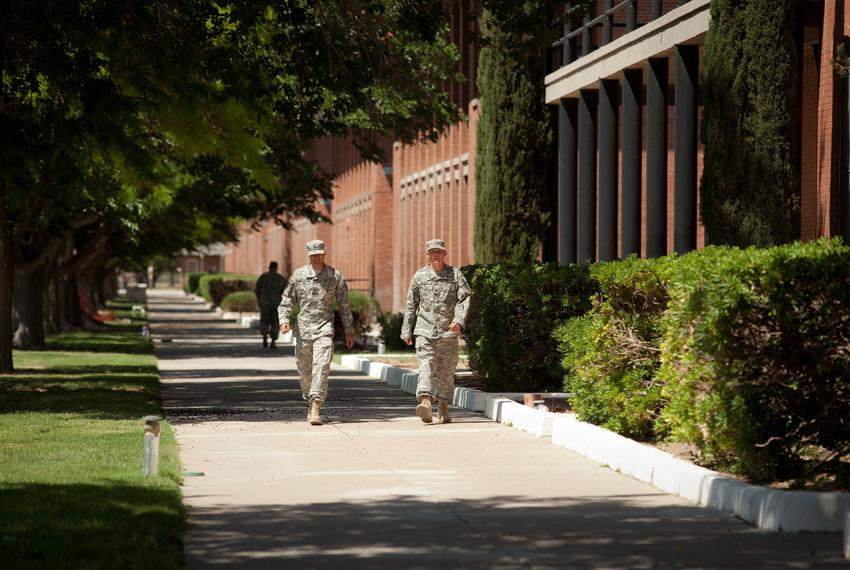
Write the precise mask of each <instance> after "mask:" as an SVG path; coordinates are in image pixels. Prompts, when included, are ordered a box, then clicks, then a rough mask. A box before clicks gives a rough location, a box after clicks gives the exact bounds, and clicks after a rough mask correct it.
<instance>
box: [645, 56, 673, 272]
mask: <svg viewBox="0 0 850 570" xmlns="http://www.w3.org/2000/svg"><path fill="white" fill-rule="evenodd" d="M667 68H668V62H667V58H661V57H659V58H652V59H650V60H649V73H648V74H647V78H646V257H649V258H651V257H660V256H662V255H665V254H666V253H667V71H668V70H667Z"/></svg>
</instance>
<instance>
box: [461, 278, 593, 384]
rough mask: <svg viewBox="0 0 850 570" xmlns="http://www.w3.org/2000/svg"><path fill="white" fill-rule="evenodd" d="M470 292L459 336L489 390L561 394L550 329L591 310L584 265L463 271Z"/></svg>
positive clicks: (590, 286)
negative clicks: (467, 315) (463, 325)
mask: <svg viewBox="0 0 850 570" xmlns="http://www.w3.org/2000/svg"><path fill="white" fill-rule="evenodd" d="M462 269H463V272H464V275H465V276H466V278H467V280H468V281H469V283H470V286H471V287H472V290H473V295H472V304H471V307H470V314H469V318H468V319H467V323H466V328H465V329H464V333H463V336H464V338H465V340H466V347H467V353H468V356H469V363H470V366H471V367H472V368H473V369H475V370H476V371H477V372H478V373H480V374H481V375H482V376H483V377H484V378H485V382H486V389H487V390H489V391H515V392H548V391H557V390H560V388H561V386H562V385H563V375H562V370H561V367H560V360H561V357H560V355H559V352H558V341H557V340H556V339H555V338H554V337H553V336H552V328H553V327H554V326H556V325H557V324H558V323H561V322H564V321H566V320H567V319H568V318H570V317H573V316H577V315H582V314H584V313H585V312H586V311H587V310H588V309H589V308H590V297H591V294H592V293H594V292H595V291H596V289H597V287H596V285H595V283H594V281H593V279H592V278H591V276H590V270H589V268H588V267H587V266H576V265H569V266H565V267H561V266H558V265H556V264H535V265H516V264H495V265H486V266H485V265H481V266H467V267H464V268H462Z"/></svg>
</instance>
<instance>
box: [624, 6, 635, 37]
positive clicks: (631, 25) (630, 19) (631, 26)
mask: <svg viewBox="0 0 850 570" xmlns="http://www.w3.org/2000/svg"><path fill="white" fill-rule="evenodd" d="M636 29H637V0H629V3H628V5H627V7H626V31H627V32H633V31H635V30H636Z"/></svg>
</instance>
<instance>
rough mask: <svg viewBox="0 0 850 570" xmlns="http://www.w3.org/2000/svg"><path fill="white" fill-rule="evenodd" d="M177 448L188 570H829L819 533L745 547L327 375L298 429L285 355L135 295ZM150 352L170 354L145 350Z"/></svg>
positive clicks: (527, 441) (204, 315) (469, 416)
mask: <svg viewBox="0 0 850 570" xmlns="http://www.w3.org/2000/svg"><path fill="white" fill-rule="evenodd" d="M149 306H150V309H151V319H152V331H153V333H154V338H155V342H156V351H157V357H158V358H159V365H160V370H161V374H162V378H163V383H164V384H163V398H164V404H165V407H166V409H167V410H168V413H169V419H170V421H171V422H172V424H173V425H174V427H175V431H176V433H177V437H178V441H179V443H180V447H181V458H182V461H183V467H184V470H185V471H186V472H187V473H190V474H198V473H203V475H202V476H199V475H195V476H187V477H186V479H185V485H184V495H185V503H186V505H187V508H188V511H189V515H190V530H189V532H188V533H187V535H186V554H187V558H188V562H189V567H190V568H205V567H215V566H219V565H220V566H243V567H250V568H299V569H301V568H411V569H413V568H434V567H437V566H439V567H441V568H825V567H837V568H838V567H847V566H846V564H845V563H844V562H842V560H841V557H840V552H839V550H840V544H841V539H840V536H838V535H836V534H768V533H761V532H758V531H756V530H754V529H753V528H751V527H749V526H747V525H746V524H744V523H742V522H740V521H738V520H737V519H735V518H733V517H731V516H727V515H723V514H718V513H714V512H711V511H707V510H704V509H700V508H697V507H692V506H690V505H688V504H687V503H685V502H684V501H682V500H680V499H678V498H675V497H671V496H669V495H666V494H663V493H660V492H659V491H657V490H656V489H654V488H653V487H651V486H649V485H646V484H643V483H640V482H638V481H635V480H632V479H629V478H627V477H624V476H621V475H619V474H617V473H615V472H613V471H610V470H609V469H607V468H603V467H600V466H598V465H597V464H595V463H592V462H590V461H587V460H585V459H583V458H580V457H578V456H576V455H574V454H572V453H570V452H567V451H564V450H562V449H558V448H556V447H554V446H552V445H551V444H549V443H548V441H547V440H545V439H543V440H538V439H535V438H533V437H531V436H529V435H527V434H524V433H521V432H517V431H515V430H512V429H510V428H507V427H505V426H501V425H499V424H496V423H493V422H491V421H490V420H487V419H486V418H483V417H482V416H480V415H477V414H473V413H471V412H467V411H465V410H458V409H454V416H455V419H456V421H455V423H452V424H449V425H437V424H434V425H430V426H424V425H422V424H421V422H420V421H419V420H418V419H417V418H416V417H414V416H413V406H414V401H413V398H412V397H411V396H409V395H407V394H404V393H402V392H401V391H400V390H396V389H394V388H390V387H388V386H387V385H386V384H383V383H381V382H379V381H376V380H372V379H370V378H367V377H365V376H362V375H360V374H358V373H354V372H352V371H349V370H345V369H342V368H340V367H337V366H334V367H333V368H332V371H331V381H330V397H329V402H328V404H327V406H326V412H327V413H326V414H325V415H326V417H327V419H328V420H330V421H329V422H328V423H327V424H326V425H325V426H321V427H311V426H309V425H307V423H306V422H305V421H304V417H305V414H306V406H305V404H304V403H303V402H302V401H301V394H300V390H299V388H298V382H297V377H296V373H295V359H294V356H293V354H292V348H291V347H281V348H280V349H278V350H277V351H274V352H273V351H269V350H264V349H262V348H261V347H260V343H259V337H258V336H257V335H256V334H253V333H252V332H251V331H247V330H245V329H243V328H241V327H239V326H237V325H236V323H234V322H226V321H222V320H221V319H220V318H219V317H218V316H216V315H215V314H213V313H210V312H208V311H205V310H204V309H203V307H202V305H200V304H198V303H195V302H192V301H190V300H189V299H187V298H185V297H183V296H182V295H181V294H180V293H179V292H171V291H157V290H152V291H150V292H149ZM162 340H166V341H170V342H162Z"/></svg>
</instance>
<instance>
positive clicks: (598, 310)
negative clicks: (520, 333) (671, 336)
mask: <svg viewBox="0 0 850 570" xmlns="http://www.w3.org/2000/svg"><path fill="white" fill-rule="evenodd" d="M675 259H676V258H673V257H662V258H659V259H638V258H634V257H633V258H629V259H626V260H624V261H618V262H611V263H598V264H596V265H594V266H592V268H591V275H592V277H593V280H594V282H595V283H596V285H597V286H598V287H599V293H598V294H597V295H595V296H594V299H593V308H592V310H591V311H590V312H589V313H588V314H587V315H586V316H583V317H580V318H574V319H572V320H570V321H568V322H567V323H565V324H562V325H561V326H560V327H558V328H557V329H556V330H555V333H554V335H553V336H554V337H555V338H556V339H557V340H558V342H559V343H560V346H561V349H562V352H563V354H564V358H563V361H562V365H563V367H564V370H565V372H566V374H565V378H564V389H565V390H566V391H568V392H572V393H573V395H574V396H573V399H572V402H571V404H572V407H573V409H574V410H575V411H576V414H577V416H578V417H579V419H581V420H583V421H589V422H592V423H595V424H598V425H601V426H603V427H605V428H608V429H610V430H613V431H615V432H617V433H621V434H623V435H626V436H629V437H634V438H637V439H643V440H647V439H654V438H655V437H657V435H658V434H656V433H655V420H656V418H657V417H658V414H659V413H660V411H661V407H662V405H663V401H662V397H661V385H660V384H658V383H657V382H656V380H655V372H656V370H657V369H658V366H659V364H660V358H659V357H660V348H659V344H660V337H661V332H660V321H661V315H662V313H663V312H664V310H665V309H666V308H667V302H668V294H667V288H668V286H669V284H670V275H671V272H672V267H673V265H674V262H675Z"/></svg>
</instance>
